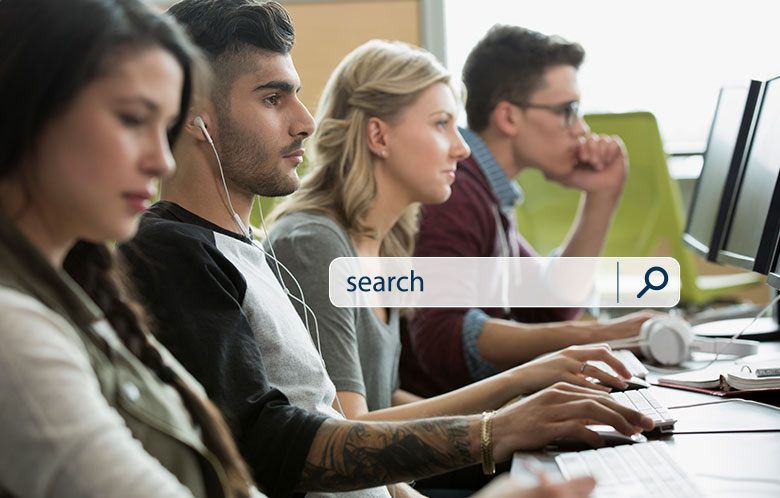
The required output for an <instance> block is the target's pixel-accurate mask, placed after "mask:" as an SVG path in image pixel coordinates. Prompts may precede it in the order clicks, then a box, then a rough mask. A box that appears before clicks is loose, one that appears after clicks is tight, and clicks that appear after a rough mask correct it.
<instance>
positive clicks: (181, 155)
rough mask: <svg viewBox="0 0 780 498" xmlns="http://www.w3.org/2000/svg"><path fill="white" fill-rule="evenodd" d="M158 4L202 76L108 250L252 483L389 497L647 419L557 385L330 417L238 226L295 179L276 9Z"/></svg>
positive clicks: (329, 394) (306, 118) (259, 257)
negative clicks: (471, 403)
mask: <svg viewBox="0 0 780 498" xmlns="http://www.w3.org/2000/svg"><path fill="white" fill-rule="evenodd" d="M170 12H171V14H172V15H173V16H174V17H176V19H178V20H179V22H181V23H182V24H183V25H184V26H185V27H186V28H187V29H188V30H189V32H190V33H191V36H192V38H193V39H194V40H195V42H196V43H197V44H198V45H200V46H201V47H202V48H203V49H204V51H205V52H206V53H207V55H208V56H209V60H210V62H211V66H212V68H213V69H214V80H215V81H214V84H213V86H212V92H211V96H210V97H206V96H202V95H201V96H199V99H200V100H199V103H198V104H197V105H196V108H195V109H194V112H193V114H192V115H191V116H189V117H188V121H190V124H189V125H188V126H186V127H185V129H184V133H183V134H182V135H183V136H182V137H181V138H180V140H179V141H178V142H177V144H176V147H175V149H174V156H175V158H176V162H177V167H178V169H177V172H176V174H175V175H174V176H173V177H172V178H170V179H166V180H165V181H164V182H163V186H162V190H161V198H162V200H161V201H160V202H159V203H157V204H155V205H154V206H153V207H152V208H151V209H150V210H149V212H148V213H147V214H146V216H145V219H144V221H143V222H142V225H141V228H140V230H139V232H138V235H137V236H136V238H135V239H133V240H132V241H131V242H130V243H129V244H125V245H123V246H121V249H122V252H123V254H125V256H126V257H127V260H128V262H129V263H130V267H131V274H132V277H133V278H134V280H135V282H136V285H137V287H138V289H139V291H140V295H141V296H142V297H143V298H145V300H146V301H147V302H148V304H149V307H150V310H152V312H153V314H154V316H155V318H156V323H157V326H156V327H155V329H156V330H157V331H158V336H159V338H160V340H161V342H163V344H164V345H165V346H166V347H167V348H168V349H169V350H170V351H171V352H172V353H173V354H174V355H175V356H176V357H177V358H178V359H179V360H180V361H181V362H182V363H183V364H184V365H185V367H186V368H187V369H188V370H189V371H190V372H191V373H192V374H193V375H194V376H195V377H196V378H197V379H198V380H199V381H200V382H201V383H202V384H203V386H204V387H205V389H206V391H207V393H208V394H209V396H210V397H211V398H212V399H213V400H214V401H215V402H216V403H217V405H218V406H219V407H220V408H221V409H222V410H223V412H224V413H225V416H226V418H227V420H228V423H229V424H230V426H231V428H232V430H233V433H234V435H235V437H236V440H237V442H238V445H239V449H240V451H241V453H242V455H243V457H244V458H245V460H246V461H247V463H248V464H249V466H250V468H251V469H252V471H253V475H254V477H255V479H256V480H257V482H258V484H259V485H260V487H261V488H262V489H263V490H264V491H266V492H267V493H268V494H269V495H270V496H272V497H275V496H289V495H291V494H292V492H293V491H317V490H331V491H342V490H355V489H361V488H369V489H362V490H361V491H359V492H356V494H355V495H356V496H357V495H359V496H369V497H370V496H384V497H387V496H388V493H387V490H386V489H384V488H371V486H381V485H386V484H392V483H397V482H402V481H406V480H411V479H418V478H422V477H426V476H430V475H434V474H438V473H442V472H445V471H448V470H452V469H457V468H460V467H465V466H468V465H475V464H478V463H479V462H480V461H483V462H484V463H485V464H489V463H490V462H492V459H493V456H495V458H496V459H497V460H505V459H507V458H509V456H510V455H511V452H512V451H513V450H516V449H519V448H531V447H539V446H541V445H543V444H545V443H546V442H548V441H550V440H551V439H553V438H555V437H558V436H562V435H571V436H574V437H578V438H581V439H586V440H589V441H591V442H592V443H594V444H598V441H599V439H598V436H597V435H596V434H594V433H593V432H591V431H589V430H587V429H586V428H585V427H584V425H583V424H584V422H583V421H585V420H601V421H602V422H604V423H608V424H611V425H613V426H615V427H618V428H619V429H620V430H621V431H623V432H626V433H631V432H635V431H637V430H638V429H637V428H638V427H640V426H643V427H645V428H647V427H652V422H650V421H649V419H646V418H645V417H642V416H641V415H640V414H639V413H637V412H634V411H632V410H628V409H625V408H623V407H621V406H620V405H618V404H617V403H615V402H614V401H612V400H611V398H609V397H608V396H606V395H603V394H600V393H597V392H595V391H591V390H587V389H583V388H579V387H575V386H570V385H556V386H553V387H552V388H549V389H547V390H545V391H542V392H540V393H537V394H535V395H532V396H530V397H528V398H526V399H524V400H523V401H520V402H518V403H515V404H513V405H511V406H509V407H506V408H504V409H502V410H500V411H498V412H497V413H495V417H494V418H492V417H493V415H491V414H487V415H483V416H479V415H475V416H461V417H442V418H435V419H427V420H417V421H410V422H398V423H387V422H352V421H346V420H344V419H343V417H342V416H341V415H340V414H339V413H338V412H336V411H335V410H334V408H333V407H332V405H333V403H334V402H335V401H336V398H335V395H336V391H335V387H334V386H333V383H332V382H331V381H330V379H329V378H328V376H327V372H326V371H325V368H324V365H323V363H322V361H321V359H320V357H319V355H318V353H317V349H316V347H315V346H314V344H313V342H312V340H311V336H310V335H309V332H308V331H307V330H306V328H305V327H304V325H303V323H302V322H301V319H300V318H299V316H298V313H297V312H296V311H295V308H293V306H292V304H291V303H290V300H289V298H288V295H287V293H286V292H285V290H286V289H283V288H282V287H281V285H280V283H279V281H278V280H277V279H276V277H275V275H274V274H273V272H272V271H271V269H270V267H269V265H268V263H267V262H266V255H265V253H264V252H263V250H262V248H261V247H260V246H259V245H258V244H257V243H256V242H255V241H254V240H253V238H252V233H251V231H250V230H249V229H247V228H246V227H247V226H248V220H249V213H250V210H251V207H252V203H253V200H254V196H255V195H257V194H262V195H284V194H286V193H289V192H291V191H292V190H294V189H295V188H296V187H297V185H298V177H297V174H296V167H297V166H298V165H299V164H300V162H301V157H302V154H303V141H304V139H305V138H307V137H308V136H309V135H310V134H311V133H312V132H313V130H314V121H313V119H312V117H311V115H310V114H309V112H308V111H307V110H306V108H305V107H304V106H303V104H302V103H301V102H300V101H299V100H298V97H297V92H298V90H299V89H300V81H299V78H298V74H297V73H296V71H295V68H294V66H293V63H292V59H291V57H290V54H289V50H290V48H291V47H292V43H293V39H294V34H293V33H294V32H293V27H292V22H291V20H290V17H289V15H288V14H287V12H286V11H285V10H284V9H283V8H282V7H281V6H280V5H279V4H276V3H274V2H268V3H260V2H257V1H255V0H219V1H217V0H184V1H183V2H181V3H179V4H177V5H176V6H174V7H173V8H171V11H170ZM312 250H316V248H312ZM293 292H294V291H293ZM617 366H618V367H619V364H618V365H617ZM491 420H492V432H491V431H490V430H488V428H489V427H490V424H491ZM483 429H484V430H483ZM491 435H492V437H491ZM484 445H492V452H490V451H483V450H482V448H483V447H486V446H484ZM483 457H484V459H486V460H484V459H483ZM579 485H582V483H579ZM404 489H405V490H406V492H407V493H413V491H412V490H411V489H410V488H409V489H407V488H404ZM310 494H311V493H310Z"/></svg>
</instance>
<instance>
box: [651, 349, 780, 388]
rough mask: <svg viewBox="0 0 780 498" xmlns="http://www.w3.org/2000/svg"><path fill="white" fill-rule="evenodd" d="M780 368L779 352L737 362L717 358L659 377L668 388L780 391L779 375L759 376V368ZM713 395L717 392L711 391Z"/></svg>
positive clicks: (659, 380)
mask: <svg viewBox="0 0 780 498" xmlns="http://www.w3.org/2000/svg"><path fill="white" fill-rule="evenodd" d="M768 368H780V355H777V354H775V355H772V356H767V355H765V354H764V355H760V354H759V355H752V356H746V357H744V358H740V359H739V360H736V361H726V362H724V361H718V362H716V363H713V364H712V365H710V366H709V367H707V368H704V369H701V370H691V371H690V372H682V373H678V374H673V375H667V376H665V377H661V378H659V379H658V384H659V385H662V386H667V387H679V388H683V389H685V388H689V389H691V388H692V389H693V390H701V391H707V392H712V391H713V390H714V391H721V392H724V393H727V392H731V391H754V390H780V375H773V376H767V377H764V376H758V375H756V371H758V370H759V369H768ZM712 394H717V393H715V392H712Z"/></svg>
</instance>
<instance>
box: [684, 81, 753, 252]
mask: <svg viewBox="0 0 780 498" xmlns="http://www.w3.org/2000/svg"><path fill="white" fill-rule="evenodd" d="M760 90H761V82H759V81H751V82H750V84H749V85H748V86H744V87H726V88H722V89H721V91H720V95H719V96H718V105H717V107H716V108H715V116H714V118H713V120H712V127H711V128H710V136H709V139H708V140H707V150H706V152H705V153H704V165H703V166H702V171H701V174H700V175H699V179H698V180H697V182H696V187H695V188H694V191H693V198H692V200H691V207H690V210H689V211H688V223H687V226H686V228H685V233H683V242H684V243H685V244H686V245H687V246H688V247H690V248H691V249H693V250H694V251H696V252H697V253H699V254H700V255H701V256H704V257H705V258H707V259H708V260H710V261H715V259H716V258H717V255H718V250H719V249H720V243H721V241H722V238H723V232H724V230H723V229H724V227H725V220H726V218H727V216H728V211H729V206H730V204H731V199H732V198H733V195H734V185H735V183H736V180H737V177H738V174H739V168H740V166H741V163H742V157H743V155H744V153H745V143H746V142H747V138H748V132H749V131H750V125H751V122H752V120H753V114H754V111H755V107H756V102H757V101H758V95H759V92H760Z"/></svg>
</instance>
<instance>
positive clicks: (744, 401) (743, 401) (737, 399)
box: [666, 398, 780, 412]
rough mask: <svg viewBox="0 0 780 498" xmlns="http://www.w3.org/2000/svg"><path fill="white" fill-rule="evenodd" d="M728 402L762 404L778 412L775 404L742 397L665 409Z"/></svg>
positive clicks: (673, 408) (779, 409) (671, 407)
mask: <svg viewBox="0 0 780 498" xmlns="http://www.w3.org/2000/svg"><path fill="white" fill-rule="evenodd" d="M730 402H740V403H748V404H751V405H758V406H763V407H765V408H771V409H772V410H774V411H777V412H780V408H778V407H776V406H773V405H769V404H767V403H761V402H760V401H753V400H752V399H742V398H730V399H722V400H718V401H707V402H705V403H693V404H690V405H678V406H667V407H666V409H667V410H676V409H679V408H693V407H696V406H707V405H718V404H721V403H730Z"/></svg>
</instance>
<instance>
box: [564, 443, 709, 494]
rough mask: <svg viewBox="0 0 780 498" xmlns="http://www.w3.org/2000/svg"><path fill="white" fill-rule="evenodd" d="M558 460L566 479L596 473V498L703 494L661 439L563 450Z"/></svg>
mask: <svg viewBox="0 0 780 498" xmlns="http://www.w3.org/2000/svg"><path fill="white" fill-rule="evenodd" d="M555 462H556V463H557V464H558V467H559V468H560V469H561V473H562V474H563V476H564V477H565V478H566V479H572V478H575V477H580V476H583V475H591V476H593V477H594V478H595V479H596V489H595V490H594V493H593V496H596V497H621V498H625V497H629V498H631V497H645V496H652V497H654V498H655V497H665V496H669V497H673V498H677V497H686V498H687V497H691V498H692V497H699V496H703V495H702V493H701V491H699V489H698V488H697V486H696V483H695V482H694V481H693V479H692V478H691V477H689V476H688V475H687V474H686V473H685V471H684V470H682V468H681V467H680V466H679V465H678V464H677V462H676V461H675V460H674V459H673V458H672V456H671V455H670V454H669V451H668V450H667V449H666V446H665V445H664V443H661V442H660V441H654V442H651V443H644V444H634V445H627V446H616V447H614V448H601V449H598V450H587V451H580V452H577V453H563V454H560V455H558V456H556V457H555Z"/></svg>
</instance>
